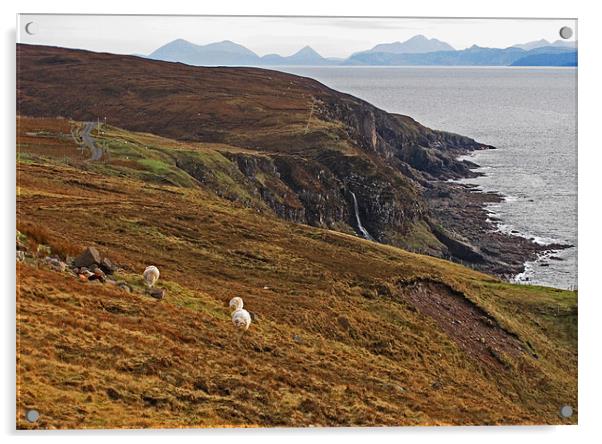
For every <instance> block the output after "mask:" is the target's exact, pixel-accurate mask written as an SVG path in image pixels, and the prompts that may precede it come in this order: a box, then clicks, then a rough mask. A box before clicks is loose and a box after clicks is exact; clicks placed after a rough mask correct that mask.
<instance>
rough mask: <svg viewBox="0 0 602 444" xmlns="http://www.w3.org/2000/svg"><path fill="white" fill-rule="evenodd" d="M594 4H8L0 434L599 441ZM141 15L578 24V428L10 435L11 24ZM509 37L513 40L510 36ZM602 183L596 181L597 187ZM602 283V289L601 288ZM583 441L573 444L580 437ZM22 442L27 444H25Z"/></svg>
mask: <svg viewBox="0 0 602 444" xmlns="http://www.w3.org/2000/svg"><path fill="white" fill-rule="evenodd" d="M597 3H598V2H594V1H585V0H583V1H579V0H573V1H567V0H565V1H562V2H561V1H551V0H550V1H545V2H544V1H542V2H535V1H533V2H527V1H525V0H503V1H498V2H487V1H470V0H453V1H444V0H441V1H435V0H420V1H414V2H402V1H385V0H371V1H369V2H367V1H362V2H352V1H351V0H347V1H345V0H336V1H330V2H328V1H325V0H304V1H295V2H290V1H283V0H253V1H244V0H239V1H234V0H230V1H229V0H221V1H218V2H201V1H181V0H170V1H168V2H161V3H160V4H152V5H151V4H149V3H147V2H144V3H142V2H139V3H134V2H130V3H126V2H124V1H123V0H104V1H102V2H86V1H81V0H79V1H68V0H52V1H43V0H39V1H36V0H21V1H4V2H2V6H1V8H2V14H1V15H0V20H1V21H2V38H3V50H4V51H3V59H4V60H3V63H2V68H1V69H0V72H1V75H2V88H3V92H4V94H3V95H2V97H3V103H2V106H1V107H0V109H1V110H2V120H1V124H2V128H1V130H2V131H1V134H2V136H3V140H4V144H3V146H2V149H1V150H0V153H1V155H2V161H1V163H0V165H2V168H3V174H2V194H1V196H2V203H3V206H2V208H4V209H5V212H4V215H3V217H2V219H1V220H2V225H3V230H2V237H1V239H2V248H1V249H0V251H1V252H2V254H1V255H0V257H1V261H2V262H1V265H0V272H1V273H2V277H3V279H2V281H3V283H4V285H5V291H4V292H3V293H2V299H3V302H4V305H3V307H2V308H3V314H4V325H3V326H2V329H1V331H2V336H3V338H2V342H1V343H2V345H3V353H2V365H1V366H0V371H1V373H2V384H3V385H4V387H3V390H2V391H1V393H3V396H2V400H1V402H0V418H1V420H2V428H1V431H2V432H3V434H5V435H7V437H8V438H9V439H11V440H12V439H14V438H20V439H21V440H25V441H26V442H28V441H30V440H33V439H36V438H41V439H44V440H45V441H46V442H51V443H54V442H63V441H74V440H77V441H81V440H82V438H83V439H86V440H87V441H89V442H91V443H96V442H98V443H101V442H103V443H104V442H105V441H106V440H107V439H111V441H116V442H122V441H126V440H128V441H129V440H131V439H144V441H147V442H159V441H161V442H163V441H164V440H165V439H166V438H168V437H169V438H171V437H174V438H178V439H185V440H194V441H196V442H199V441H200V440H202V441H207V440H209V441H213V440H216V438H218V439H220V441H221V440H223V441H225V442H234V441H238V442H240V441H241V439H245V440H249V441H250V442H253V441H260V440H261V441H262V442H278V443H281V442H282V441H283V440H284V441H287V442H291V443H295V442H303V443H305V442H306V441H308V440H312V441H313V440H320V441H322V440H337V439H339V438H342V439H345V440H346V441H350V442H364V441H366V440H373V439H378V440H379V441H381V440H382V441H389V442H397V443H399V442H400V441H402V440H416V439H420V440H424V441H425V442H440V441H444V442H445V443H446V444H449V443H454V442H459V443H471V442H479V443H481V442H482V441H484V440H486V441H487V444H490V443H497V442H500V443H504V444H508V441H513V442H514V441H517V440H518V442H522V441H526V440H527V439H529V440H545V441H547V442H550V443H555V442H559V443H563V444H565V443H567V442H568V440H571V441H573V440H575V439H579V440H584V441H585V440H587V441H589V440H593V438H594V436H596V435H598V437H599V436H600V432H599V430H598V427H597V425H598V418H597V416H598V413H599V412H600V410H601V409H600V394H601V390H600V382H599V375H600V374H601V370H602V369H601V368H600V358H599V354H600V353H599V350H600V345H599V343H598V338H600V337H601V336H600V325H601V324H602V322H600V319H599V317H600V316H602V309H601V308H602V306H601V303H600V301H601V300H602V292H601V291H600V289H601V288H600V287H601V283H600V279H599V278H598V273H599V272H598V270H597V268H598V264H599V263H600V252H601V251H602V248H601V243H600V236H599V234H598V231H597V228H598V226H599V225H600V219H599V218H600V217H601V216H602V213H601V212H600V211H599V210H598V208H599V203H600V201H601V199H600V191H599V190H600V188H601V187H600V176H601V174H600V168H601V167H602V156H601V152H602V144H601V143H600V125H601V124H600V111H599V109H600V105H601V97H600V82H601V81H600V79H602V72H601V70H600V57H599V53H600V43H601V42H602V38H601V35H600V29H601V28H602V23H600V20H601V17H600V15H599V14H597V13H596V12H597V11H596V9H597V8H596V4H597ZM19 12H21V13H41V12H46V13H88V14H92V13H123V14H125V13H129V14H136V13H144V14H236V15H240V14H249V15H261V14H266V15H295V14H297V15H334V16H340V15H344V16H404V17H407V16H417V17H424V16H437V17H544V18H557V17H576V18H578V19H579V237H580V242H579V290H580V296H581V297H580V301H579V308H580V310H579V312H580V313H579V352H580V359H579V394H580V396H579V422H580V425H579V426H573V427H544V428H542V427H475V428H467V427H456V428H451V427H445V428H404V429H400V428H382V429H319V430H318V429H300V430H282V429H272V430H260V431H258V430H242V431H241V430H201V431H151V432H149V431H138V432H121V431H107V432H78V431H76V432H46V433H43V434H42V433H23V432H15V431H14V424H15V418H14V411H15V400H14V394H15V389H14V382H15V376H14V372H15V361H14V360H15V355H14V346H15V345H14V339H15V304H14V279H15V278H14V257H15V256H14V227H15V222H14V216H13V215H14V214H15V213H14V211H15V194H14V193H15V173H14V165H15V154H14V152H15V148H14V147H15V119H14V117H15V49H14V43H15V23H16V14H17V13H19ZM509 32H511V31H509ZM596 179H598V180H596ZM597 278H598V279H597ZM575 435H577V436H575ZM21 442H23V441H21Z"/></svg>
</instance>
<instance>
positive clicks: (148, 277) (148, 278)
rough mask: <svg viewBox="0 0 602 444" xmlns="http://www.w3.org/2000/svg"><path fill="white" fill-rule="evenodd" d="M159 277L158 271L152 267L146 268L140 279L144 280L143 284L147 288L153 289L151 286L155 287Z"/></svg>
mask: <svg viewBox="0 0 602 444" xmlns="http://www.w3.org/2000/svg"><path fill="white" fill-rule="evenodd" d="M159 276H160V273H159V269H158V268H157V267H155V266H154V265H150V266H148V267H146V269H145V270H144V273H143V274H142V277H143V278H144V283H145V284H146V286H147V287H148V288H153V285H155V283H156V282H157V280H158V279H159Z"/></svg>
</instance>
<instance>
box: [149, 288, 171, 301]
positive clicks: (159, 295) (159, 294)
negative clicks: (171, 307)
mask: <svg viewBox="0 0 602 444" xmlns="http://www.w3.org/2000/svg"><path fill="white" fill-rule="evenodd" d="M165 293H167V291H165V288H153V289H151V290H150V291H149V292H148V294H150V295H151V297H153V298H155V299H159V300H161V299H163V298H164V297H165Z"/></svg>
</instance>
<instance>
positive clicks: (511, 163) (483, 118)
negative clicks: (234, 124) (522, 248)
mask: <svg viewBox="0 0 602 444" xmlns="http://www.w3.org/2000/svg"><path fill="white" fill-rule="evenodd" d="M278 69H280V70H282V71H287V72H291V73H294V74H298V75H302V76H307V77H312V78H314V79H316V80H319V81H320V82H322V83H324V84H326V85H328V86H329V87H331V88H334V89H336V90H339V91H343V92H347V93H350V94H352V95H354V96H357V97H360V98H362V99H364V100H367V101H368V102H370V103H372V104H374V105H376V106H378V107H380V108H382V109H384V110H386V111H390V112H395V113H401V114H407V115H409V116H412V117H413V118H415V119H416V120H418V121H419V122H420V123H422V124H424V125H426V126H429V127H431V128H435V129H442V130H446V131H452V132H456V133H459V134H463V135H466V136H470V137H473V138H475V139H476V140H478V141H480V142H483V143H487V144H490V145H493V146H495V147H497V148H498V149H497V150H491V151H481V152H478V153H476V154H474V155H473V156H471V160H473V161H474V162H476V163H477V164H479V165H480V166H481V168H480V169H479V171H481V172H483V173H485V176H484V177H481V178H477V179H470V180H467V181H466V182H469V183H474V184H477V185H478V186H479V187H480V188H481V189H483V190H486V191H497V192H500V193H501V194H503V195H504V196H505V200H504V202H502V203H499V204H495V205H490V206H489V207H488V210H490V211H491V213H492V214H494V215H495V216H496V217H498V218H500V219H501V222H500V223H499V224H498V227H497V228H498V229H500V230H502V231H506V232H508V233H511V232H512V233H513V234H514V235H517V234H518V235H521V236H525V237H527V238H533V239H535V241H537V242H540V243H543V244H547V243H551V242H561V243H568V244H571V245H574V247H572V248H569V249H566V250H562V251H560V252H555V253H553V254H547V255H545V256H543V257H541V258H540V259H538V260H537V261H535V262H533V263H528V264H527V268H526V271H525V273H523V274H521V275H519V276H517V277H516V279H517V280H518V281H521V282H526V283H533V284H541V285H549V286H553V287H558V288H576V287H577V145H576V143H577V140H576V139H577V126H576V113H577V109H576V93H577V71H576V69H574V68H507V67H504V68H497V67H496V68H464V67H462V68H447V67H445V68H438V67H437V68H431V67H428V68H423V67H407V68H375V67H369V68H364V67H362V68H343V67H326V68H322V67H320V68H313V67H286V68H282V67H280V68H278Z"/></svg>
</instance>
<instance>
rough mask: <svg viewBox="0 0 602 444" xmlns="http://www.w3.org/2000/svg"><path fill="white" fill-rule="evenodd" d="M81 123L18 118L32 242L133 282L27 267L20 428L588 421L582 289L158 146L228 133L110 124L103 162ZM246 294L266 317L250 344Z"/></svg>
mask: <svg viewBox="0 0 602 444" xmlns="http://www.w3.org/2000/svg"><path fill="white" fill-rule="evenodd" d="M73 125H75V126H77V125H79V124H78V122H70V121H68V120H60V119H58V120H55V119H32V118H20V119H19V121H18V139H17V141H18V164H17V174H18V188H17V194H18V195H17V217H18V226H19V227H20V228H21V229H22V230H23V233H22V237H24V238H25V240H24V241H23V242H25V243H28V242H30V241H31V242H36V243H40V242H42V243H44V244H45V245H48V246H50V249H51V250H52V249H57V250H58V251H57V252H60V250H61V248H63V250H65V248H64V247H61V245H63V242H68V243H69V245H70V247H69V251H71V248H73V247H72V246H73V245H75V246H76V247H79V248H80V249H83V248H84V247H85V246H88V245H94V246H96V247H97V248H98V249H99V250H100V251H101V252H102V253H103V254H104V255H107V256H108V257H110V258H111V259H112V260H113V261H114V262H115V263H117V264H118V265H119V266H120V267H121V268H120V270H119V271H118V278H119V279H123V280H126V281H127V282H129V283H130V284H131V286H132V287H133V288H134V291H133V292H132V293H129V292H125V291H123V290H122V289H120V288H118V287H116V286H112V285H109V284H101V283H99V282H81V281H80V280H79V279H78V278H77V276H76V275H74V274H73V273H71V272H70V271H65V272H59V271H55V270H52V269H50V268H48V267H46V266H45V265H43V263H41V262H40V261H36V260H35V259H34V258H26V259H25V260H24V261H23V262H19V263H18V264H17V276H18V280H17V282H18V289H17V290H18V291H17V370H18V372H17V426H18V427H19V428H113V427H117V428H132V427H210V426H220V427H226V426H309V425H324V426H334V425H343V426H351V425H443V424H563V423H567V424H568V423H571V424H574V423H576V421H577V415H576V414H575V415H574V416H573V417H572V418H568V419H563V418H561V417H560V416H559V414H558V412H559V408H560V407H561V406H562V405H564V404H570V405H572V406H573V407H574V408H575V409H576V408H577V328H576V326H577V295H576V293H575V292H569V291H562V290H556V289H550V288H544V287H537V286H519V285H512V284H508V283H505V282H502V281H500V280H498V279H497V278H495V277H492V276H489V275H486V274H482V273H479V272H476V271H474V270H471V269H469V268H465V267H463V266H461V265H458V264H454V263H451V262H447V261H444V260H441V259H436V258H432V257H429V256H422V255H418V254H414V253H409V252H407V251H404V250H401V249H399V248H396V247H392V246H387V245H382V244H378V243H374V242H369V241H365V240H362V239H360V238H358V237H356V236H354V235H352V234H350V233H343V232H337V231H331V230H328V229H324V228H317V227H311V226H308V225H303V224H296V223H292V222H287V221H284V220H282V219H280V218H277V217H275V215H274V214H273V213H271V212H270V210H269V209H266V208H263V209H262V208H261V207H260V206H259V203H258V206H257V207H252V206H249V205H246V204H244V203H243V202H241V201H237V200H232V199H225V198H223V197H220V196H219V195H218V194H217V193H216V192H215V190H214V189H213V188H212V187H211V186H210V184H209V185H205V184H203V183H201V182H199V180H198V179H197V178H195V177H193V176H191V175H188V174H187V173H186V172H185V171H183V170H182V169H180V168H178V167H177V165H176V161H175V160H174V159H173V157H170V156H167V155H166V154H165V153H166V149H168V148H169V150H176V151H177V150H185V151H190V152H195V153H200V155H202V156H206V157H207V158H208V159H212V160H213V161H215V162H216V163H219V162H220V160H219V159H220V157H219V156H220V155H221V154H220V152H222V151H223V150H224V149H225V147H224V146H220V147H219V148H220V150H219V152H218V151H215V148H216V146H214V145H211V144H187V143H185V142H182V141H179V142H178V141H170V140H168V139H161V141H159V139H153V141H154V142H153V144H152V145H151V144H149V143H147V142H149V138H153V137H154V136H151V135H147V134H139V133H133V132H128V131H124V130H121V129H118V128H110V127H106V128H105V129H104V134H97V135H96V136H97V137H99V138H101V137H105V138H107V139H110V140H108V142H109V143H108V150H109V151H108V153H107V155H106V157H105V158H103V160H102V161H101V162H87V161H85V158H84V159H82V158H81V157H77V155H80V154H81V153H80V152H79V151H77V150H75V153H76V154H74V155H73V157H65V156H64V155H63V153H62V152H60V154H57V155H53V153H52V151H51V150H50V151H49V149H48V148H47V147H48V146H50V145H52V144H56V146H57V150H59V151H60V150H61V149H67V147H68V146H69V144H70V142H69V141H68V140H66V139H65V137H66V134H68V131H67V130H68V129H70V128H71V127H72V126H73ZM26 133H29V134H30V135H28V136H27V139H26V138H25V137H23V136H24V135H25V134H26ZM49 140H51V141H52V142H51V143H50V142H49ZM124 142H129V143H127V144H126V143H124ZM63 143H64V145H63ZM41 147H43V148H41ZM60 147H63V148H60ZM144 147H148V148H144ZM231 149H232V150H236V148H235V147H232V148H231ZM59 151H57V153H58V152H59ZM212 180H222V181H224V182H223V183H225V184H226V183H229V184H230V185H231V186H232V192H233V193H242V191H241V190H240V189H238V188H237V187H236V186H237V185H236V183H231V182H229V181H228V179H227V176H225V175H224V176H222V175H217V176H216V177H214V178H213V179H212ZM249 198H250V199H253V198H254V197H253V196H250V197H249ZM258 202H259V201H258ZM53 253H54V252H53ZM149 264H154V265H157V266H158V267H159V268H160V270H161V279H160V281H159V285H160V286H162V287H163V288H165V289H166V290H167V296H166V298H165V299H164V300H162V301H157V300H155V299H152V298H150V297H149V296H147V295H145V294H144V292H143V291H142V280H141V272H142V270H143V269H144V267H145V266H146V265H149ZM233 296H241V297H243V298H244V300H245V306H246V307H247V308H248V309H249V310H250V311H252V312H253V313H254V314H255V321H254V322H253V324H252V326H251V328H250V330H249V331H248V332H247V334H246V335H245V336H244V337H243V340H242V341H241V344H240V346H237V344H236V343H235V341H234V339H233V338H234V331H233V328H232V325H231V323H230V318H229V313H228V310H227V307H226V304H227V301H228V300H229V299H230V298H231V297H233ZM30 408H36V409H38V410H39V411H40V413H41V416H40V419H39V421H38V422H37V423H35V424H30V423H28V422H27V421H25V419H24V412H25V411H26V410H27V409H30ZM576 411H577V410H576Z"/></svg>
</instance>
